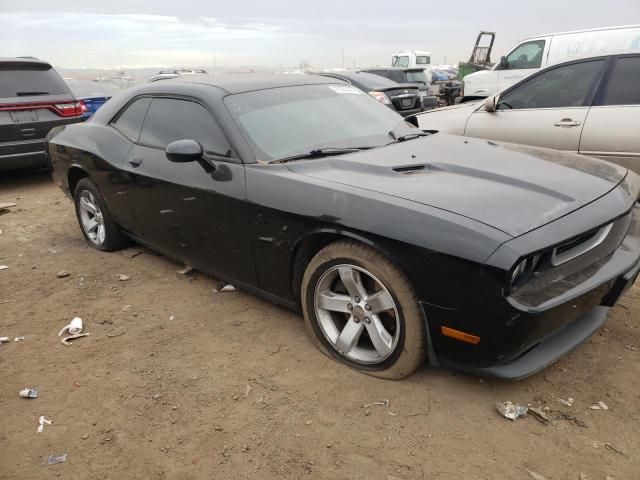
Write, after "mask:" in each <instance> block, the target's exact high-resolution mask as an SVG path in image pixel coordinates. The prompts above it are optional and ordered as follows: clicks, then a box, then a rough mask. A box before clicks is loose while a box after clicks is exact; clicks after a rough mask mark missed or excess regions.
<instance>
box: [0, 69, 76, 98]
mask: <svg viewBox="0 0 640 480" xmlns="http://www.w3.org/2000/svg"><path fill="white" fill-rule="evenodd" d="M62 93H69V88H68V87H67V84H66V83H64V80H63V79H62V77H61V76H60V75H58V72H56V71H55V70H54V69H53V67H52V66H51V65H47V64H46V63H30V62H3V63H0V97H5V98H6V97H31V96H37V95H59V94H62Z"/></svg>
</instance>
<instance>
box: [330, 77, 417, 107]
mask: <svg viewBox="0 0 640 480" xmlns="http://www.w3.org/2000/svg"><path fill="white" fill-rule="evenodd" d="M318 75H322V76H325V77H330V78H335V79H338V80H343V81H345V82H348V83H350V84H351V85H353V86H354V87H356V88H359V89H360V90H362V91H363V92H365V93H368V94H369V95H371V96H372V97H373V98H375V99H376V100H378V101H379V102H380V103H382V104H384V105H386V106H387V107H389V108H391V109H392V110H395V111H397V112H398V113H399V114H400V115H402V116H403V117H407V116H409V115H415V114H416V113H420V112H422V111H424V108H423V106H422V96H421V95H420V90H419V88H418V87H417V86H416V85H411V84H404V83H403V84H400V83H397V82H394V81H393V80H388V79H385V78H381V77H380V76H379V75H374V74H371V73H366V72H351V71H347V72H332V73H319V74H318Z"/></svg>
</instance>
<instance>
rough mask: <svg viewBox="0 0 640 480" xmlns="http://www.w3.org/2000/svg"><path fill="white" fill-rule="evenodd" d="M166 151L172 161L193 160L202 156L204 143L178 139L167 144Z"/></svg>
mask: <svg viewBox="0 0 640 480" xmlns="http://www.w3.org/2000/svg"><path fill="white" fill-rule="evenodd" d="M165 153H166V155H167V158H168V159H169V161H170V162H177V163H185V162H193V161H196V160H199V159H200V158H202V153H203V152H202V145H200V144H199V143H198V142H196V141H195V140H189V139H186V140H176V141H175V142H171V143H170V144H169V145H167V148H166V149H165Z"/></svg>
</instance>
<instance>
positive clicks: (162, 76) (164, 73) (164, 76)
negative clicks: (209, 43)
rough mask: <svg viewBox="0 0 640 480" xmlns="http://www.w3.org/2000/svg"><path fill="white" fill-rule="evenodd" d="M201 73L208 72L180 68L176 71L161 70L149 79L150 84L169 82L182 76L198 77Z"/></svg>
mask: <svg viewBox="0 0 640 480" xmlns="http://www.w3.org/2000/svg"><path fill="white" fill-rule="evenodd" d="M201 73H207V71H206V70H202V69H196V70H192V69H188V68H179V69H176V70H161V71H159V72H158V73H156V74H155V75H153V76H151V77H149V80H147V81H148V82H157V81H158V80H169V79H171V78H177V77H180V76H182V75H197V74H201Z"/></svg>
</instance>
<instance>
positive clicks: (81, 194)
mask: <svg viewBox="0 0 640 480" xmlns="http://www.w3.org/2000/svg"><path fill="white" fill-rule="evenodd" d="M73 199H74V202H75V205H76V216H77V217H78V223H79V224H80V229H81V230H82V233H83V234H84V237H85V238H86V239H87V242H88V243H89V245H91V246H92V247H93V248H97V249H98V250H103V251H105V252H111V251H113V250H119V249H121V248H124V247H126V246H127V245H128V244H129V239H128V238H127V237H125V236H124V234H123V233H122V232H121V231H120V227H118V225H117V224H116V223H115V222H114V221H113V217H111V213H110V212H109V209H108V208H107V204H106V203H105V201H104V199H103V198H102V195H101V194H100V191H99V190H98V187H96V185H95V184H94V183H93V182H92V181H91V180H89V179H88V178H83V179H81V180H80V181H79V182H78V184H77V185H76V189H75V192H74V194H73Z"/></svg>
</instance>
